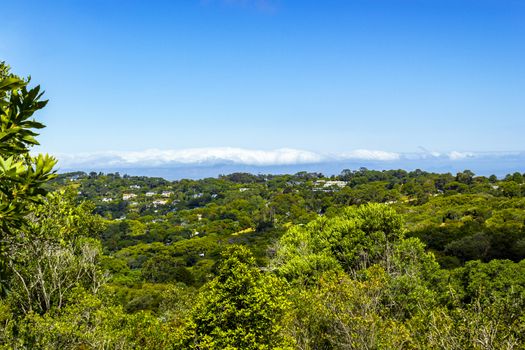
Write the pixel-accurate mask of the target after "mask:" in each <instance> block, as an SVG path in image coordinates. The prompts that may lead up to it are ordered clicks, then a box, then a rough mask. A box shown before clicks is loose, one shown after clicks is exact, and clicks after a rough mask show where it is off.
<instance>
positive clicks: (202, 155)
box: [56, 147, 524, 169]
mask: <svg viewBox="0 0 525 350" xmlns="http://www.w3.org/2000/svg"><path fill="white" fill-rule="evenodd" d="M522 156H524V154H523V153H520V152H514V153H512V152H503V153H501V152H499V153H494V152H485V153H474V152H458V151H452V152H448V153H438V152H420V153H396V152H387V151H379V150H366V149H358V150H353V151H348V152H341V153H336V154H323V153H317V152H311V151H306V150H301V149H292V148H280V149H275V150H256V149H246V148H234V147H209V148H190V149H180V150H159V149H148V150H144V151H128V152H124V151H107V152H97V153H80V154H58V155H56V157H57V158H58V159H59V166H60V167H61V168H62V169H97V168H118V167H137V168H146V167H171V166H173V167H177V166H181V167H182V166H190V165H213V164H235V165H248V166H280V165H297V164H319V163H329V162H345V161H348V162H351V161H356V162H367V161H371V162H395V161H399V162H406V161H408V162H419V164H418V166H420V165H421V164H432V163H431V162H434V161H447V160H448V161H451V162H454V163H456V162H459V161H463V160H469V159H481V158H483V159H485V158H491V159H510V158H516V157H522ZM509 157H510V158H509ZM421 162H425V163H421ZM403 164H405V163H403Z"/></svg>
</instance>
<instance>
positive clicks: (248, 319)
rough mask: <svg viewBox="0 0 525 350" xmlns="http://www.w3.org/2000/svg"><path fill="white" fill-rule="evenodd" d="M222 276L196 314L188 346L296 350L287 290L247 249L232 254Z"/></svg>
mask: <svg viewBox="0 0 525 350" xmlns="http://www.w3.org/2000/svg"><path fill="white" fill-rule="evenodd" d="M223 259H224V260H223V261H222V262H221V264H220V266H219V273H218V276H217V277H216V278H215V279H214V280H212V281H211V282H210V283H209V284H208V285H207V286H206V288H205V290H204V291H203V292H202V293H201V294H200V296H199V299H198V300H197V303H196V305H195V308H194V309H193V311H192V317H191V325H190V327H189V330H188V335H187V337H188V340H187V346H188V347H190V348H195V349H285V348H287V349H288V348H290V349H291V341H290V340H289V339H287V337H286V336H285V335H284V334H283V331H282V323H281V322H282V320H283V318H284V317H285V313H286V311H287V309H288V305H289V302H288V301H287V299H286V296H285V290H286V285H285V283H284V282H283V281H281V280H280V279H278V278H277V277H275V276H273V275H271V274H263V273H262V272H261V271H260V270H259V269H258V268H257V266H256V265H255V259H254V258H253V256H252V254H251V252H250V251H249V250H248V249H247V248H244V247H242V246H233V247H230V248H228V249H227V250H226V252H225V253H224V255H223Z"/></svg>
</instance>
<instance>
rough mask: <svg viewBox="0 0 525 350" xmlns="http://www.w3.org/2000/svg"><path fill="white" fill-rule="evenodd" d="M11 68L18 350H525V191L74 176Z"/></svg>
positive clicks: (9, 233)
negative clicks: (44, 137)
mask: <svg viewBox="0 0 525 350" xmlns="http://www.w3.org/2000/svg"><path fill="white" fill-rule="evenodd" d="M30 83H31V82H30V80H29V79H21V78H19V77H17V76H15V75H13V74H12V73H10V70H9V67H8V66H6V65H5V64H3V63H2V64H1V65H0V141H1V143H0V219H1V221H0V223H1V225H0V233H1V237H0V243H1V246H0V268H1V276H0V277H1V281H0V282H1V287H2V293H1V298H0V348H1V349H53V348H55V349H137V348H140V349H437V348H439V349H523V348H524V346H525V339H524V337H525V328H524V327H525V311H524V310H525V260H524V259H525V227H524V226H525V214H524V213H525V211H524V209H525V188H524V187H523V184H524V183H525V177H524V175H523V174H520V173H514V174H509V175H508V176H506V177H505V178H497V177H495V176H490V177H484V176H476V175H475V174H474V173H472V172H471V171H468V170H465V171H463V172H460V173H457V174H455V175H453V174H450V173H446V174H437V173H429V172H425V171H422V170H415V171H405V170H388V171H376V170H368V169H366V168H361V169H356V170H343V171H342V172H341V174H339V175H337V176H325V175H323V174H320V173H307V172H301V173H297V174H289V175H254V174H246V173H235V174H229V175H223V176H220V177H218V178H206V179H202V180H179V181H167V180H164V179H161V178H152V177H140V176H128V175H120V174H119V173H109V174H104V173H96V172H91V173H85V172H74V173H64V174H56V173H55V172H54V170H53V168H54V166H55V163H56V161H55V159H54V158H52V157H50V156H48V155H37V156H34V155H32V154H31V147H32V146H34V145H37V144H38V141H37V140H36V137H37V136H38V134H37V130H39V129H41V128H43V127H44V125H43V124H42V123H41V122H38V121H37V120H36V119H35V113H36V112H37V111H38V110H40V109H42V108H43V107H44V106H45V104H46V101H44V100H42V92H41V90H40V87H38V86H36V87H30Z"/></svg>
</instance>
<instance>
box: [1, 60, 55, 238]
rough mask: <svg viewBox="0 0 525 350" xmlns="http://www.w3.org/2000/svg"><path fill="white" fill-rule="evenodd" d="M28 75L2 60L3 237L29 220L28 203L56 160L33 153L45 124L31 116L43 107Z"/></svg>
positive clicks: (35, 198) (40, 191)
mask: <svg viewBox="0 0 525 350" xmlns="http://www.w3.org/2000/svg"><path fill="white" fill-rule="evenodd" d="M28 83H29V79H27V80H23V79H21V78H19V77H17V76H15V75H13V74H11V73H9V67H7V66H6V65H5V64H4V63H3V62H0V225H1V226H0V234H1V239H2V240H3V239H4V237H6V236H8V235H9V234H10V233H11V230H12V229H13V228H16V227H20V226H21V225H22V224H23V223H25V222H26V219H25V215H26V214H27V213H28V208H27V205H28V203H31V202H36V201H38V200H39V199H40V196H41V195H43V194H45V191H44V190H43V189H42V185H43V184H44V183H45V182H47V181H49V180H50V179H52V178H53V177H54V174H53V172H52V168H53V166H54V165H55V163H56V161H55V160H54V159H53V158H52V157H49V156H48V155H38V156H36V157H31V156H30V155H29V150H30V148H31V147H32V146H34V145H38V142H37V141H36V139H35V136H37V135H38V134H37V133H36V132H35V131H34V130H35V129H41V128H43V127H44V125H43V124H41V123H39V122H37V121H35V120H33V119H31V117H32V116H33V114H34V113H35V112H36V111H38V110H39V109H42V108H44V106H45V105H46V104H47V101H41V97H42V93H41V92H40V87H39V86H37V87H34V88H32V89H28V88H27V85H28Z"/></svg>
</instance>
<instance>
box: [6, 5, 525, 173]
mask: <svg viewBox="0 0 525 350" xmlns="http://www.w3.org/2000/svg"><path fill="white" fill-rule="evenodd" d="M1 8H2V12H3V15H2V25H1V26H0V59H2V60H5V61H7V62H8V63H9V64H10V65H11V66H12V69H13V71H14V72H15V73H18V74H20V75H29V74H30V75H31V76H32V79H33V82H35V83H39V84H41V85H42V87H43V88H44V89H45V90H46V96H47V98H49V99H50V103H49V105H48V107H47V108H46V109H45V111H43V112H42V113H40V118H41V120H43V121H44V122H45V123H46V124H47V126H48V128H46V129H45V131H43V133H42V136H41V137H40V141H41V143H42V147H41V148H40V150H42V151H45V152H50V153H53V154H59V155H60V154H69V155H78V154H80V153H82V154H83V156H84V158H85V159H91V158H89V157H90V156H92V155H93V154H95V155H105V156H107V154H108V152H109V154H111V155H114V154H115V152H117V153H118V152H120V153H119V155H122V154H123V152H124V153H125V152H127V153H125V154H127V155H128V156H129V155H130V154H132V155H133V154H135V155H137V154H138V153H140V152H142V151H144V150H149V151H147V152H149V153H143V154H140V157H142V158H140V157H138V159H144V157H153V158H155V157H156V156H157V155H155V154H153V155H152V153H151V152H152V150H155V149H156V150H161V151H162V152H164V156H165V155H166V154H168V155H170V156H168V158H169V157H172V158H173V157H175V158H176V159H178V160H180V157H183V158H184V157H186V156H187V154H190V155H191V154H193V153H191V152H189V153H184V152H185V151H184V150H187V149H199V150H202V152H204V153H205V154H211V157H212V158H213V157H220V156H221V154H223V153H224V152H226V153H228V150H233V151H232V152H233V153H234V155H235V157H241V156H242V152H243V151H245V150H246V149H248V150H258V151H267V152H270V153H271V152H273V150H276V149H281V150H280V151H279V152H281V153H278V154H277V155H276V154H275V153H271V154H267V153H264V152H263V153H257V154H259V155H260V156H261V157H263V160H264V159H270V162H271V159H273V158H272V157H277V159H278V160H277V161H276V163H278V164H281V163H279V162H281V160H282V159H288V158H286V157H288V156H289V153H286V152H288V151H290V152H292V153H293V152H295V151H298V152H303V151H304V152H303V153H300V154H299V156H298V157H299V158H298V159H306V160H308V157H309V156H311V155H312V154H314V155H313V157H314V158H313V159H314V160H315V159H316V158H315V157H317V156H319V157H321V158H322V157H327V156H328V157H335V158H337V159H341V157H343V158H344V155H347V156H348V155H350V157H354V158H355V155H356V154H358V156H359V155H362V154H364V153H363V152H367V151H366V150H373V151H380V152H383V153H377V152H376V153H369V154H370V155H371V156H370V157H371V158H374V157H375V158H379V159H381V157H383V158H384V157H386V158H387V159H391V157H392V154H394V155H393V157H396V154H405V153H418V152H419V153H425V154H427V153H428V154H437V153H439V154H440V155H448V156H449V157H450V158H451V159H452V158H454V157H455V155H457V154H460V155H462V156H468V155H469V154H477V153H483V152H508V151H524V150H525V147H524V145H523V134H524V131H525V64H523V62H525V39H524V38H525V2H524V1H521V0H341V1H330V0H326V1H308V0H302V1H286V0H195V1H193V0H180V1H167V0H166V1H160V0H149V1H145V0H142V1H140V0H89V1H88V0H84V1H80V0H62V1H57V0H51V1H45V2H44V1H36V0H34V1H30V0H27V1H26V0H24V1H10V2H4V3H2V5H1ZM282 149H285V150H284V151H283V150H282ZM287 150H288V151H287ZM306 151H308V152H306ZM137 152H138V153H137ZM159 152H160V151H159ZM166 152H168V153H166ZM170 152H171V153H170ZM177 152H179V153H177ZM180 152H183V153H184V155H183V156H181V153H180ZM202 152H201V153H202ZM214 152H215V153H214ZM217 152H219V153H220V154H219V156H217V154H216V153H217ZM221 152H223V153H221ZM239 152H241V153H239ZM283 152H284V153H283ZM309 152H310V153H309ZM356 152H357V153H356ZM359 152H361V153H359ZM453 152H456V153H453ZM458 152H459V153H458ZM469 152H471V153H469ZM153 153H154V152H153ZM197 153H198V152H197ZM173 154H175V155H173ZM239 154H241V156H240V155H239ZM283 154H285V156H284V157H285V158H282V156H283ZM378 154H379V156H377V155H378ZM385 154H386V156H385ZM71 157H73V158H75V156H71ZM86 157H87V158H86ZM159 157H160V156H159ZM177 157H179V158H177ZM196 157H197V158H199V156H198V155H197V156H196ZM232 157H233V156H232ZM268 157H269V158H268ZM279 157H281V158H279ZM301 157H302V158H301ZM305 157H306V158H305ZM388 157H390V158H388ZM121 158H122V157H121ZM161 158H162V157H161ZM172 158H169V159H172ZM226 158H228V157H226ZM230 158H231V157H230ZM460 158H461V157H460ZM70 159H71V158H70ZM184 159H186V158H184ZM228 159H229V158H228ZM291 159H294V158H293V156H292V158H291ZM357 159H360V158H359V157H357ZM265 164H266V163H265Z"/></svg>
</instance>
